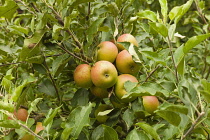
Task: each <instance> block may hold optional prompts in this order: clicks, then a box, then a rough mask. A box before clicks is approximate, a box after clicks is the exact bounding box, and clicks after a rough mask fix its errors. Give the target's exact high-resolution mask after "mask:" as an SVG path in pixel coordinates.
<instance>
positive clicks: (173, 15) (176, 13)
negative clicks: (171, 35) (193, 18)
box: [169, 0, 193, 24]
mask: <svg viewBox="0 0 210 140" xmlns="http://www.w3.org/2000/svg"><path fill="white" fill-rule="evenodd" d="M192 3H193V0H189V1H187V3H185V4H183V5H182V6H176V7H174V8H173V9H172V10H171V11H170V12H169V18H170V19H171V20H175V23H176V24H177V23H178V22H179V20H180V19H181V18H182V17H183V15H184V14H185V13H186V12H187V11H188V10H189V8H190V7H191V5H192Z"/></svg>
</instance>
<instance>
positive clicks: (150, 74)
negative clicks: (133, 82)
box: [144, 66, 160, 83]
mask: <svg viewBox="0 0 210 140" xmlns="http://www.w3.org/2000/svg"><path fill="white" fill-rule="evenodd" d="M159 67H160V66H157V67H156V68H155V69H154V70H152V71H151V72H150V73H149V75H148V76H147V78H146V80H145V81H144V83H145V82H147V81H148V79H149V78H150V77H151V76H152V74H153V73H154V72H155V71H156V70H157V69H158V68H159Z"/></svg>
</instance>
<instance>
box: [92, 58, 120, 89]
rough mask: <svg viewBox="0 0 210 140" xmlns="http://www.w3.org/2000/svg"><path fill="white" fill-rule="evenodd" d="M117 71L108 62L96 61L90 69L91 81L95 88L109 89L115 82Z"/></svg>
mask: <svg viewBox="0 0 210 140" xmlns="http://www.w3.org/2000/svg"><path fill="white" fill-rule="evenodd" d="M117 75H118V73H117V69H116V68H115V66H114V65H113V64H112V63H111V62H109V61H98V62H96V63H95V64H94V66H93V67H92V69H91V79H92V82H93V84H94V85H95V86H97V87H101V88H110V87H112V86H113V85H114V84H115V83H116V81H117Z"/></svg>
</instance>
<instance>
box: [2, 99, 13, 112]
mask: <svg viewBox="0 0 210 140" xmlns="http://www.w3.org/2000/svg"><path fill="white" fill-rule="evenodd" d="M0 109H2V110H6V111H9V112H14V105H13V104H10V103H7V102H3V101H0Z"/></svg>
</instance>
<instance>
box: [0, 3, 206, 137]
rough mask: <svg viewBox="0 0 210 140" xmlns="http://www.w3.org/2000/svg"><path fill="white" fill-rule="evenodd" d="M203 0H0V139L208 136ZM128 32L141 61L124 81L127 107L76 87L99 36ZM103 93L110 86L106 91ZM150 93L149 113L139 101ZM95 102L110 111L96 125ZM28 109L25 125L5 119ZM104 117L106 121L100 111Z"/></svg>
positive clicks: (105, 38)
mask: <svg viewBox="0 0 210 140" xmlns="http://www.w3.org/2000/svg"><path fill="white" fill-rule="evenodd" d="M209 7H210V1H209V0H182V1H181V0H180V1H179V0H168V1H167V0H1V1H0V79H1V80H0V98H1V100H0V139H3V140H10V139H20V138H22V137H23V136H24V135H25V134H26V133H29V134H31V135H36V134H35V133H33V132H34V130H35V124H36V122H42V123H43V126H44V128H45V129H44V130H43V131H41V132H40V133H38V135H39V136H38V135H36V136H35V139H50V140H60V139H61V140H68V139H72V140H73V139H79V140H101V139H103V140H118V139H121V140H122V139H125V140H147V139H148V140H149V139H155V140H160V139H161V140H169V139H189V140H193V139H196V140H197V139H199V140H206V139H210V136H209V135H210V110H209V103H210V76H209V75H210V41H209V37H210V26H209V23H210V11H209V9H208V8H209ZM123 33H130V34H132V35H133V36H135V38H136V39H137V41H138V44H139V45H138V46H132V45H130V44H129V43H124V45H125V46H127V47H126V49H128V50H129V52H130V53H131V54H132V55H133V59H134V60H135V61H136V63H138V64H139V65H140V67H141V69H140V72H139V74H138V75H137V76H136V78H137V79H138V80H139V84H140V86H136V84H133V83H131V82H126V83H125V85H124V86H125V88H126V90H127V91H128V93H129V94H127V95H126V96H127V97H125V98H129V96H136V97H138V98H137V99H136V100H134V101H132V102H130V103H129V104H121V105H120V106H122V108H116V107H114V106H113V105H112V104H111V102H110V99H109V98H105V99H99V98H96V97H95V96H94V95H93V94H92V93H91V92H90V91H89V89H85V88H79V87H77V86H76V85H75V82H74V80H73V71H74V69H75V68H76V66H77V65H79V64H82V63H89V64H91V65H92V64H94V62H95V48H96V46H97V45H98V44H99V43H100V42H102V41H109V40H112V39H114V40H116V39H117V37H118V36H120V35H121V34H123ZM110 94H114V93H112V91H110ZM144 95H155V96H157V97H158V99H159V101H160V106H159V107H158V110H156V111H155V112H154V114H149V113H148V112H146V111H145V110H144V108H143V106H142V98H141V96H144ZM100 104H106V105H107V106H108V109H107V110H105V111H102V112H99V114H100V116H105V117H106V120H105V122H104V123H102V124H101V123H99V122H98V121H97V120H96V117H95V115H94V112H95V110H96V109H97V108H98V106H99V105H100ZM19 107H24V108H27V109H28V112H29V114H30V115H29V117H28V119H27V121H26V122H21V121H19V120H8V116H12V112H13V111H14V109H15V108H16V109H17V108H19ZM107 116H108V117H107Z"/></svg>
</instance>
